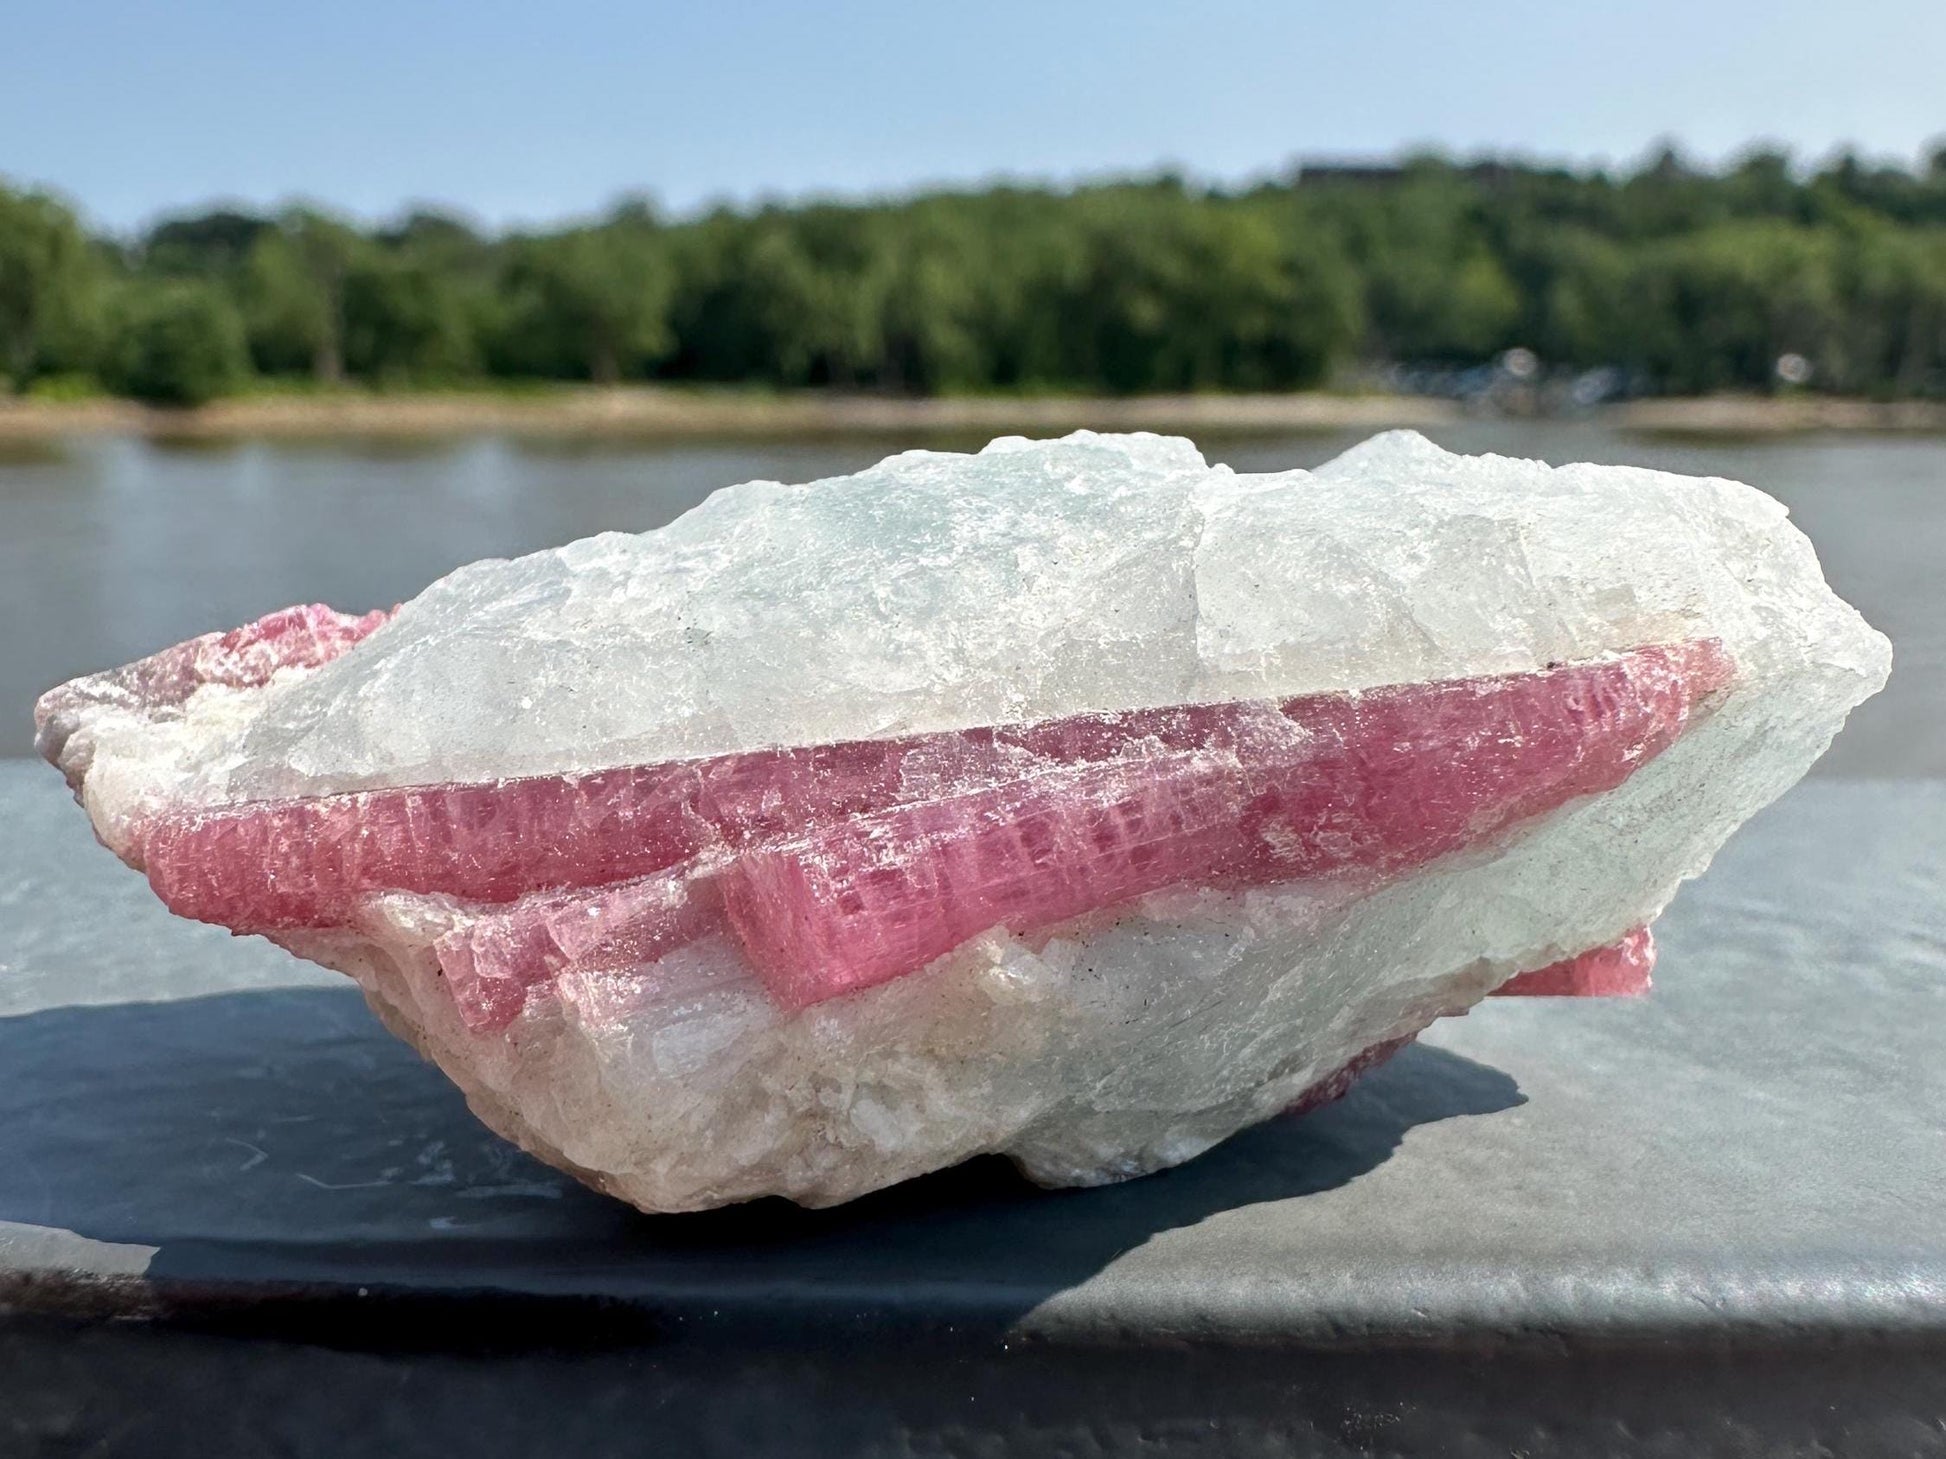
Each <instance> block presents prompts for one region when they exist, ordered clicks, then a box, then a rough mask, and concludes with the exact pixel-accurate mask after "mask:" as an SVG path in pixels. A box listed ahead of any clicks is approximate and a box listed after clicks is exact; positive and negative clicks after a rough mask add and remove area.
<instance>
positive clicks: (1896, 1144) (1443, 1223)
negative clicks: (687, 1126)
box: [0, 762, 1946, 1456]
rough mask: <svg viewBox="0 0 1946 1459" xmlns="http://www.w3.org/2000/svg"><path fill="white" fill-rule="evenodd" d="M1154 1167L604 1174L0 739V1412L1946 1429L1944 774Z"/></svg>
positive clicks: (1918, 1434)
mask: <svg viewBox="0 0 1946 1459" xmlns="http://www.w3.org/2000/svg"><path fill="white" fill-rule="evenodd" d="M1658 930H1659V933H1660V934H1661V938H1662V943H1663V948H1664V952H1663V965H1662V972H1661V976H1660V985H1659V987H1658V989H1657V991H1656V994H1655V995H1654V997H1652V998H1651V999H1649V1000H1646V1001H1644V1002H1640V1003H1609V1004H1602V1003H1573V1002H1560V1003H1555V1002H1546V1001H1525V1000H1520V1001H1516V1000H1508V1001H1498V1002H1494V1003H1490V1004H1488V1005H1486V1006H1485V1007H1483V1008H1481V1009H1479V1010H1478V1011H1476V1012H1475V1013H1474V1014H1472V1015H1471V1016H1469V1017H1467V1018H1465V1019H1463V1020H1454V1021H1449V1022H1448V1023H1446V1024H1444V1025H1442V1026H1441V1027H1439V1028H1438V1029H1437V1030H1435V1031H1434V1032H1433V1033H1431V1034H1429V1035H1428V1036H1427V1037H1426V1038H1425V1039H1424V1040H1423V1042H1422V1043H1421V1045H1420V1046H1418V1047H1416V1048H1414V1049H1412V1050H1410V1051H1408V1052H1407V1053H1406V1054H1405V1055H1403V1056H1402V1057H1400V1058H1399V1059H1398V1060H1396V1061H1395V1062H1394V1063H1392V1064H1390V1065H1388V1066H1387V1067H1386V1068H1384V1069H1383V1070H1381V1071H1380V1072H1378V1073H1377V1074H1375V1075H1373V1076H1371V1077H1370V1078H1368V1079H1367V1080H1365V1081H1364V1082H1363V1083H1362V1084H1361V1085H1360V1086H1359V1087H1358V1088H1357V1090H1356V1091H1355V1092H1354V1093H1353V1094H1352V1095H1351V1096H1350V1097H1349V1098H1348V1099H1346V1100H1345V1101H1343V1102H1342V1103H1340V1104H1338V1105H1336V1106H1334V1107H1332V1108H1330V1109H1327V1110H1324V1111H1321V1112H1318V1113H1316V1114H1313V1115H1311V1116H1308V1117H1306V1118H1303V1119H1289V1120H1281V1121H1277V1122H1273V1123H1272V1124H1270V1125H1267V1126H1264V1127H1262V1128H1260V1129H1258V1130H1255V1131H1252V1132H1250V1133H1247V1134H1245V1135H1243V1136H1241V1137H1239V1138H1237V1139H1235V1140H1233V1141H1231V1142H1230V1143H1229V1144H1227V1145H1225V1146H1223V1147H1221V1148H1220V1149H1218V1150H1216V1151H1215V1152H1213V1153H1211V1154H1210V1155H1208V1156H1205V1157H1204V1158H1203V1159H1201V1160H1199V1161H1196V1162H1194V1163H1193V1164H1191V1165H1189V1166H1186V1167H1184V1168H1182V1169H1180V1170H1177V1171H1173V1172H1169V1173H1166V1174H1164V1175H1160V1176H1155V1177H1151V1178H1149V1179H1147V1180H1143V1181H1138V1182H1135V1183H1133V1184H1130V1185H1126V1186H1121V1187H1116V1188H1113V1189H1108V1190H1100V1191H1082V1192H1055V1193H1049V1192H1042V1191H1038V1190H1035V1189H1033V1188H1031V1187H1029V1186H1026V1185H1025V1184H1023V1183H1022V1182H1020V1181H1019V1180H1018V1179H1017V1178H1015V1177H1014V1176H1013V1175H1012V1174H1011V1172H1010V1171H1009V1170H1008V1168H1007V1167H1005V1166H1004V1165H1001V1164H998V1163H995V1162H976V1163H975V1164H973V1165H970V1166H967V1167H965V1168H962V1169H961V1170H958V1171H952V1172H948V1173H945V1174H942V1175H939V1176H936V1177H933V1178H931V1179H928V1180H924V1181H920V1182H916V1183H914V1184H912V1185H910V1186H908V1187H905V1188H903V1189H901V1190H898V1191H894V1192H889V1193H886V1194H883V1195H881V1196H878V1197H874V1198H871V1199H868V1200H865V1201H861V1202H858V1203H855V1204H854V1205H852V1206H850V1207H846V1208H843V1209H840V1210H837V1211H828V1212H804V1211H799V1210H796V1209H795V1208H792V1207H789V1206H785V1205H783V1204H781V1203H762V1204H759V1205H755V1206H750V1207H745V1208H741V1209H738V1210H733V1211H728V1212H718V1213H713V1214H708V1215H698V1216H680V1217H647V1216H642V1215H639V1214H636V1213H634V1212H632V1211H630V1210H628V1209H626V1208H624V1207H622V1206H620V1205H618V1204H616V1203H614V1202H611V1201H608V1200H606V1199H604V1198H602V1197H599V1196H596V1195H593V1194H591V1193H589V1192H587V1191H585V1190H583V1189H581V1188H580V1187H579V1186H577V1185H575V1184H574V1183H573V1182H571V1181H568V1180H566V1179H565V1178H564V1177H561V1176H559V1175H556V1174H555V1173H554V1172H552V1171H550V1170H548V1169H546V1168H545V1167H542V1166H540V1165H537V1164H535V1163H534V1162H532V1161H530V1160H528V1159H527V1158H526V1157H524V1156H522V1155H521V1154H519V1153H518V1152H516V1151H514V1150H512V1149H510V1148H509V1147H508V1146H506V1145H504V1144H503V1143H501V1142H500V1141H498V1140H496V1139H495V1138H493V1137H492V1136H490V1135H488V1134H487V1133H486V1132H485V1131H484V1130H483V1129H482V1128H481V1127H480V1126H478V1125H477V1124H475V1123H474V1122H473V1121H472V1119H471V1117H470V1116H469V1115H468V1114H467V1112H466V1110H465V1107H464V1105H463V1104H462V1102H461V1101H460V1099H459V1097H458V1096H457V1095H456V1094H455V1093H454V1092H453V1091H452V1090H451V1089H450V1087H449V1086H447V1085H446V1083H445V1082H444V1080H443V1079H442V1078H441V1076H440V1075H439V1074H438V1073H437V1072H436V1071H435V1070H433V1069H431V1068H429V1067H427V1066H425V1065H423V1064H421V1063H420V1062H419V1061H418V1060H417V1059H416V1058H415V1057H414V1056H413V1055H412V1054H411V1053H409V1052H408V1051H407V1050H406V1049H404V1048H403V1047H402V1046H400V1045H398V1044H396V1043H394V1042H393V1041H392V1040H391V1039H390V1038H389V1037H388V1036H387V1035H386V1034H384V1033H383V1032H382V1031H381V1030H380V1028H379V1027H378V1025H377V1023H376V1022H375V1021H374V1020H373V1019H372V1018H371V1017H370V1015H369V1014H368V1013H367V1012H366V1011H365V1009H364V1006H363V1004H362V1003H361V1001H360V1000H359V998H358V996H357V994H356V993H355V992H354V991H352V990H351V989H350V987H349V986H348V985H346V984H345V983H344V982H343V981H342V980H340V979H337V978H335V977H333V976H331V975H329V974H325V973H322V972H320V971H318V970H315V969H312V968H310V967H309V966H307V965H305V964H301V963H298V962H296V961H293V960H292V959H290V958H288V957H286V956H285V955H284V954H282V953H280V952H278V951H277V950H275V949H273V948H270V947H268V946H267V945H264V944H260V943H256V942H252V941H237V940H233V939H231V938H229V937H227V936H225V935H223V934H222V933H219V932H217V931H215V930H213V929H210V928H204V927H197V926H192V925H188V924H184V923H180V922H177V921H175V920H173V919H171V918H170V917H168V916H167V915H166V914H165V913H164V912H163V911H162V909H161V908H160V907H159V906H158V905H156V904H155V903H154V902H153V901H152V899H151V898H150V896H149V894H148V891H147V889H146V887H145V886H144V885H143V884H142V882H141V880H140V878H139V877H136V876H134V875H133V874H131V873H128V872H126V871H124V870H123V869H122V868H121V867H119V866H118V865H117V864H116V863H115V862H114V860H113V859H112V858H111V857H110V856H109V855H108V853H106V852H105V851H102V850H101V849H99V848H98V847H96V846H95V845H94V844H93V843H92V842H91V840H90V839H89V837H88V834H87V830H86V826H85V822H84V820H83V818H82V817H81V815H80V813H79V812H78V811H77V810H76V809H75V808H74V807H73V806H72V805H71V804H69V803H68V802H67V799H66V796H65V793H64V792H63V790H62V788H61V786H60V784H59V781H58V779H57V777H55V776H54V775H53V774H52V773H51V772H49V771H47V770H45V769H44V768H43V767H40V766H37V765H28V764H26V763H21V762H8V763H0V1452H4V1453H12V1452H21V1453H36V1454H38V1453H48V1454H56V1453H63V1454H64V1453H70V1452H73V1453H81V1452H88V1453H130V1454H145V1455H146V1454H170V1453H183V1454H196V1455H199V1456H207V1455H211V1454H219V1453H229V1452H238V1453H255V1452H276V1453H295V1454H305V1453H318V1454H335V1453H361V1454H377V1453H388V1454H389V1453H407V1454H411V1453H428V1454H430V1453H451V1452H454V1451H455V1450H457V1449H460V1448H464V1449H465V1450H467V1451H470V1452H475V1453H483V1454H499V1453H533V1452H554V1451H556V1450H557V1448H558V1449H559V1450H560V1451H561V1452H566V1451H567V1450H568V1449H569V1448H573V1449H577V1450H579V1451H583V1452H595V1453H635V1452H654V1453H672V1454H691V1453H695V1454H709V1453H726V1454H743V1453H778V1454H797V1453H888V1454H907V1453H914V1454H916V1453H955V1454H957V1453H966V1454H986V1453H1002V1452H1006V1453H1060V1454H1070V1453H1072V1454H1098V1453H1118V1452H1140V1453H1144V1454H1175V1453H1199V1454H1200V1453H1237V1454H1309V1453H1318V1454H1339V1453H1395V1452H1396V1453H1409V1452H1439V1453H1456V1454H1472V1453H1479V1454H1483V1455H1484V1454H1504V1453H1509V1452H1514V1451H1518V1452H1521V1453H1524V1454H1527V1455H1530V1456H1541V1455H1550V1454H1582V1453H1598V1454H1632V1453H1643V1454H1664V1453H1666V1454H1688V1453H1697V1452H1724V1453H1771V1452H1790V1453H1806V1454H1809V1453H1824V1452H1837V1453H1885V1454H1899V1455H1907V1454H1917V1453H1928V1452H1946V782H1922V781H1910V782H1880V783H1871V782H1846V781H1825V782H1821V783H1814V784H1809V785H1806V786H1804V787H1801V788H1800V789H1799V790H1798V791H1796V792H1794V793H1793V794H1792V795H1791V796H1790V797H1788V798H1787V799H1786V800H1785V801H1784V802H1783V803H1781V804H1780V805H1778V806H1777V807H1775V808H1773V809H1772V810H1771V811H1769V812H1767V813H1766V814H1765V815H1764V816H1762V817H1760V818H1759V820H1758V821H1757V822H1756V823H1754V824H1753V825H1751V826H1750V827H1748V828H1747V829H1746V830H1745V831H1744V832H1743V833H1742V834H1741V835H1740V836H1739V837H1738V838H1737V840H1736V841H1735V842H1734V843H1733V844H1732V846H1731V847H1730V848H1729V849H1728V850H1727V851H1726V852H1725V853H1724V855H1723V856H1722V857H1721V858H1720V860H1719V863H1718V865H1717V867H1716V868H1715V869H1714V870H1713V871H1712V872H1711V874H1710V875H1709V876H1708V877H1707V878H1706V879H1705V880H1703V881H1702V882H1700V883H1698V884H1696V885H1693V886H1691V887H1689V888H1687V889H1686V890H1685V892H1684V894H1683V896H1682V897H1681V898H1680V899H1679V900H1678V902H1677V904H1676V906H1675V908H1674V909H1673V910H1672V911H1671V913H1670V914H1669V915H1668V916H1667V917H1666V918H1665V919H1664V922H1663V924H1662V925H1661V927H1660V928H1659V929H1658Z"/></svg>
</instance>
